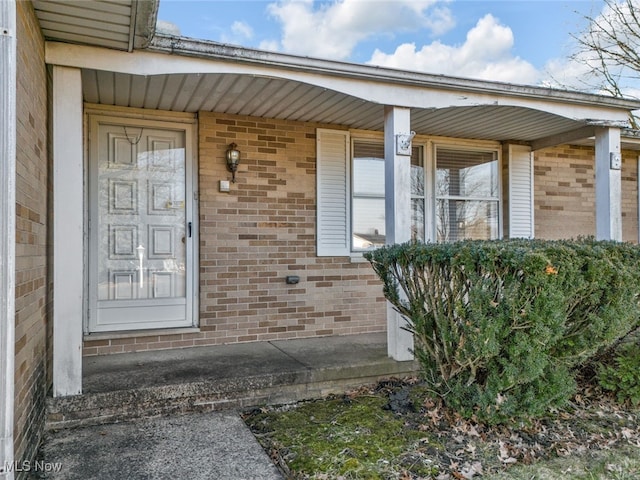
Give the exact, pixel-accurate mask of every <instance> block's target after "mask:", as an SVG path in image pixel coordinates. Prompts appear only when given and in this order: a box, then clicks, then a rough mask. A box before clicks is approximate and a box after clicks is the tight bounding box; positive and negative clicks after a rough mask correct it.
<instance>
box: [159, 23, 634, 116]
mask: <svg viewBox="0 0 640 480" xmlns="http://www.w3.org/2000/svg"><path fill="white" fill-rule="evenodd" d="M149 50H151V51H162V52H165V53H172V54H177V55H185V56H198V57H201V58H216V59H220V60H227V61H228V60H232V61H236V62H243V63H258V64H269V65H274V66H275V65H278V66H281V67H285V68H293V69H304V70H308V71H320V72H322V73H324V74H334V75H340V74H342V75H348V76H358V77H363V78H366V77H369V78H371V79H375V80H376V81H381V80H383V81H391V82H393V83H401V82H407V83H410V84H413V83H418V84H419V85H420V86H422V87H440V88H450V89H455V90H466V91H469V92H473V91H477V92H482V93H497V94H501V95H516V96H522V97H529V96H531V97H545V98H555V99H557V100H559V101H563V102H565V101H569V102H580V103H583V102H586V103H591V104H593V103H606V104H610V105H617V106H619V107H622V108H628V109H631V110H636V109H640V100H631V99H621V98H615V97H608V96H604V95H594V94H588V93H582V92H575V91H571V90H557V89H551V88H544V87H535V86H529V85H516V84H510V83H503V82H491V81H485V80H474V79H468V78H462V77H450V76H445V75H435V74H428V73H420V72H411V71H406V70H399V69H392V68H385V67H378V66H373V65H363V64H356V63H347V62H339V61H335V60H323V59H317V58H312V57H302V56H298V55H289V54H282V53H277V52H267V51H264V50H256V49H251V48H245V47H239V46H235V45H227V44H222V43H218V42H212V41H207V40H199V39H192V38H186V37H174V36H170V35H162V34H158V35H156V36H154V38H153V40H152V42H151V44H150V46H149Z"/></svg>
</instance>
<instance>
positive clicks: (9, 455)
mask: <svg viewBox="0 0 640 480" xmlns="http://www.w3.org/2000/svg"><path fill="white" fill-rule="evenodd" d="M16 124H17V119H16V3H15V0H9V1H0V219H2V220H1V221H0V478H1V479H3V480H12V479H13V478H14V475H13V471H7V470H8V469H7V466H8V465H9V464H11V462H13V461H14V458H13V456H14V451H13V419H14V415H13V407H14V393H15V392H14V377H15V372H14V367H15V326H16V323H15V322H16V315H15V245H16V229H15V218H16V213H15V207H16Z"/></svg>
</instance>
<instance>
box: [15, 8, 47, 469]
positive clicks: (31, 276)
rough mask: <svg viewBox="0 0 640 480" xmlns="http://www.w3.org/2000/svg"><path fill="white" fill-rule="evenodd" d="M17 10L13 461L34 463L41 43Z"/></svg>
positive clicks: (42, 374) (43, 169) (42, 255)
mask: <svg viewBox="0 0 640 480" xmlns="http://www.w3.org/2000/svg"><path fill="white" fill-rule="evenodd" d="M16 4H17V5H16V6H17V39H18V40H17V54H18V62H17V77H18V78H17V119H18V123H17V162H16V319H15V320H16V344H15V354H16V357H15V412H14V417H15V423H14V425H15V427H14V442H15V458H16V460H18V461H22V460H33V456H34V455H35V453H36V449H37V447H38V443H39V441H40V438H41V436H42V431H43V425H44V400H45V395H46V391H47V385H48V384H49V381H48V379H47V365H48V361H47V319H48V318H49V313H50V310H51V303H50V298H51V297H50V291H51V284H50V281H49V280H50V279H49V277H48V268H47V243H48V242H47V233H48V232H47V208H48V194H49V193H48V192H49V191H50V190H49V176H48V175H49V174H48V153H47V152H48V144H47V71H46V67H45V64H44V41H43V38H42V35H41V33H40V29H39V27H38V25H37V23H36V20H35V16H34V13H33V7H32V6H31V3H30V2H16Z"/></svg>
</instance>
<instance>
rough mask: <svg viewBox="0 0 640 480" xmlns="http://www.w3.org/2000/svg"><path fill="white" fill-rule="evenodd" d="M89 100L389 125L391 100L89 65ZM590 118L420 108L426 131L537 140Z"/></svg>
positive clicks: (255, 80)
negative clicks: (116, 70) (386, 106)
mask: <svg viewBox="0 0 640 480" xmlns="http://www.w3.org/2000/svg"><path fill="white" fill-rule="evenodd" d="M82 84H83V93H84V100H85V101H86V102H88V103H94V104H105V105H116V106H122V107H136V108H147V109H158V110H170V111H178V112H198V111H207V112H219V113H229V114H237V115H250V116H257V117H265V118H277V119H285V120H295V121H303V122H315V123H327V124H336V125H344V126H348V127H350V128H354V129H364V130H374V131H382V130H383V128H384V106H383V105H381V104H378V103H375V102H370V101H366V100H363V99H360V98H356V97H354V96H351V95H348V94H345V93H340V92H336V91H333V90H330V89H327V88H324V87H319V86H313V85H309V84H305V83H302V82H299V81H293V80H287V79H277V78H266V77H260V76H252V75H240V74H228V73H227V74H214V73H206V74H170V75H150V76H142V75H130V74H122V73H113V72H107V71H99V70H89V69H85V70H83V71H82ZM585 124H586V122H584V121H576V120H572V119H569V118H565V117H561V116H558V115H555V114H552V113H548V112H542V111H539V110H534V109H529V108H523V107H515V106H499V105H478V106H465V107H449V108H439V109H435V108H432V109H422V108H421V109H412V112H411V128H412V130H414V131H416V132H417V133H419V134H426V135H442V136H449V137H460V138H469V139H480V140H497V141H502V140H518V141H534V140H537V139H540V138H547V137H552V136H556V135H560V134H562V133H565V132H569V131H572V130H576V129H577V128H579V127H582V126H584V125H585Z"/></svg>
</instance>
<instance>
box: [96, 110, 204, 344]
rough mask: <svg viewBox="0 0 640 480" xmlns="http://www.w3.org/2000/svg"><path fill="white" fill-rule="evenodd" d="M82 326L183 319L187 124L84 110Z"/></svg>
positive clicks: (188, 212) (186, 316)
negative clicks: (85, 310)
mask: <svg viewBox="0 0 640 480" xmlns="http://www.w3.org/2000/svg"><path fill="white" fill-rule="evenodd" d="M89 129H90V131H89V142H90V143H89V177H90V178H89V202H90V205H91V208H90V212H89V239H90V240H89V241H90V245H89V259H90V268H89V289H90V292H89V322H88V331H89V332H104V331H118V330H137V329H150V328H169V327H185V326H191V325H192V323H193V320H192V315H191V313H192V307H193V306H192V304H191V302H190V301H189V299H190V298H191V289H192V287H193V285H192V284H193V282H192V275H191V272H192V265H191V263H192V244H193V235H192V231H193V225H192V218H191V217H192V208H191V207H192V206H191V204H190V200H191V199H192V198H193V194H192V182H191V181H190V178H191V170H192V162H191V152H190V149H189V148H188V138H187V137H189V138H190V136H189V135H188V133H189V131H188V130H187V129H186V128H184V127H183V128H180V126H177V127H176V126H175V125H173V124H171V125H166V127H165V126H164V125H163V124H162V123H160V122H144V121H129V120H122V119H115V118H108V117H98V116H96V117H91V121H90V123H89Z"/></svg>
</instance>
